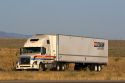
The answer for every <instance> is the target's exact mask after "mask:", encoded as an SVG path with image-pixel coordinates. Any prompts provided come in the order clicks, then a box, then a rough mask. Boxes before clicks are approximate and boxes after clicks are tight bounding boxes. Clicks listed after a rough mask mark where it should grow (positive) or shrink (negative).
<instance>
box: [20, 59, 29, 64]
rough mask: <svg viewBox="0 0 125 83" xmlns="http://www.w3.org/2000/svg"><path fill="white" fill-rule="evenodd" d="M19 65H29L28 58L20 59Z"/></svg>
mask: <svg viewBox="0 0 125 83" xmlns="http://www.w3.org/2000/svg"><path fill="white" fill-rule="evenodd" d="M20 64H30V57H21V59H20Z"/></svg>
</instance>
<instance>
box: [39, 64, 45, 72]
mask: <svg viewBox="0 0 125 83" xmlns="http://www.w3.org/2000/svg"><path fill="white" fill-rule="evenodd" d="M45 70H46V68H45V64H43V63H40V64H39V71H45Z"/></svg>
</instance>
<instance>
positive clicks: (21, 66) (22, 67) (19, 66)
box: [16, 65, 39, 70]
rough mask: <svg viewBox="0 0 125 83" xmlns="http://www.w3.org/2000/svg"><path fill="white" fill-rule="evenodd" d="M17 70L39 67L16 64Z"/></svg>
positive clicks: (36, 67)
mask: <svg viewBox="0 0 125 83" xmlns="http://www.w3.org/2000/svg"><path fill="white" fill-rule="evenodd" d="M16 69H17V70H21V69H27V70H28V69H39V67H38V66H37V65H17V66H16Z"/></svg>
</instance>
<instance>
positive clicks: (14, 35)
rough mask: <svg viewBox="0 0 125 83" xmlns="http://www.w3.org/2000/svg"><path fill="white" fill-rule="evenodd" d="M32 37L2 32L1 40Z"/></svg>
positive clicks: (0, 32)
mask: <svg viewBox="0 0 125 83" xmlns="http://www.w3.org/2000/svg"><path fill="white" fill-rule="evenodd" d="M29 37H31V35H24V34H19V33H10V32H4V31H0V38H29Z"/></svg>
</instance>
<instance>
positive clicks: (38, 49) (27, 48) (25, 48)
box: [21, 47, 41, 54]
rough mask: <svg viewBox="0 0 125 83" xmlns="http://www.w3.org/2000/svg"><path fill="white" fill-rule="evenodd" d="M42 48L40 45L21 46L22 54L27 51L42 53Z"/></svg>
mask: <svg viewBox="0 0 125 83" xmlns="http://www.w3.org/2000/svg"><path fill="white" fill-rule="evenodd" d="M40 52H41V48H40V47H24V48H21V54H25V53H40Z"/></svg>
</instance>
